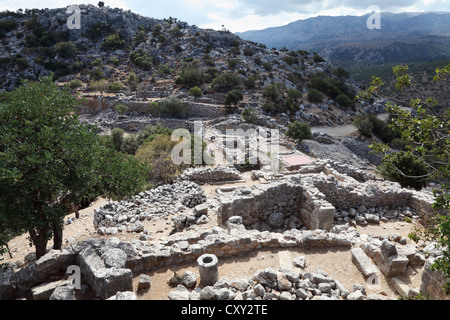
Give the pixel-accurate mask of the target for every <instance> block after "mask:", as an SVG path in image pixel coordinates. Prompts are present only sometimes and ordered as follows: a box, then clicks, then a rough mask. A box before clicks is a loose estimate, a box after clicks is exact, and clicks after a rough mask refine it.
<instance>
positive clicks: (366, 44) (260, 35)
mask: <svg viewBox="0 0 450 320" xmlns="http://www.w3.org/2000/svg"><path fill="white" fill-rule="evenodd" d="M369 16H370V15H369V14H366V15H363V16H337V17H330V16H319V17H315V18H309V19H305V20H298V21H295V22H292V23H289V24H287V25H285V26H281V27H275V28H268V29H264V30H258V31H247V32H243V33H238V35H240V36H241V37H242V38H243V39H246V40H252V41H256V42H260V43H264V44H266V45H267V46H268V47H276V48H282V47H286V48H288V49H290V50H299V49H304V50H312V51H316V52H318V53H320V54H321V55H323V56H324V57H325V58H326V59H327V60H329V61H355V62H372V63H373V62H376V63H387V62H404V61H428V60H437V59H444V58H448V57H450V51H449V48H450V46H449V43H450V42H449V41H450V38H449V36H450V22H449V21H450V13H448V12H429V13H401V14H393V13H381V29H372V30H371V29H368V28H367V26H366V22H367V19H368V18H369Z"/></svg>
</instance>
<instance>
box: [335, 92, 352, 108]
mask: <svg viewBox="0 0 450 320" xmlns="http://www.w3.org/2000/svg"><path fill="white" fill-rule="evenodd" d="M336 102H337V103H338V104H340V105H341V106H342V107H344V108H345V109H347V108H350V107H352V106H353V105H354V103H353V100H352V99H350V98H349V97H347V96H346V95H345V94H343V93H340V94H339V95H338V96H337V97H336Z"/></svg>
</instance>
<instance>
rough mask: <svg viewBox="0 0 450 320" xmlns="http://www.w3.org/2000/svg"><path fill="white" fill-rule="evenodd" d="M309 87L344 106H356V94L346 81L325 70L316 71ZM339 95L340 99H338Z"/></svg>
mask: <svg viewBox="0 0 450 320" xmlns="http://www.w3.org/2000/svg"><path fill="white" fill-rule="evenodd" d="M308 87H309V89H315V90H318V91H320V92H322V93H323V94H326V95H327V96H329V97H330V98H332V99H334V100H336V102H338V103H339V104H341V106H342V107H344V108H345V109H346V108H349V107H353V106H354V99H355V95H354V94H353V92H351V91H350V90H349V89H348V88H347V86H346V85H345V83H344V82H342V81H340V80H337V79H334V78H331V77H329V76H328V75H326V74H325V73H324V72H316V73H315V74H314V75H313V77H312V78H311V79H310V81H309V83H308ZM338 97H339V101H337V100H338Z"/></svg>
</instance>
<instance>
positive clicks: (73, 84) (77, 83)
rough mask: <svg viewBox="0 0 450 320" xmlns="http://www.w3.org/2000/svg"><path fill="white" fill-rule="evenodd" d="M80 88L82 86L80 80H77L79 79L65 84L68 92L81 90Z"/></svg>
mask: <svg viewBox="0 0 450 320" xmlns="http://www.w3.org/2000/svg"><path fill="white" fill-rule="evenodd" d="M82 86H83V82H81V80H79V79H73V80H70V81H69V82H68V83H67V87H68V88H69V89H70V90H77V89H78V88H81V87H82Z"/></svg>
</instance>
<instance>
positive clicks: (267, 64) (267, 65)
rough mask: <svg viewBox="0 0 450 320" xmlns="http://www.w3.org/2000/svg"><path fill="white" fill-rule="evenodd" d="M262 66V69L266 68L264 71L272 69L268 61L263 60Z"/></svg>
mask: <svg viewBox="0 0 450 320" xmlns="http://www.w3.org/2000/svg"><path fill="white" fill-rule="evenodd" d="M263 67H264V69H266V71H269V72H270V71H272V69H273V68H272V64H271V63H270V62H264V63H263Z"/></svg>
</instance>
